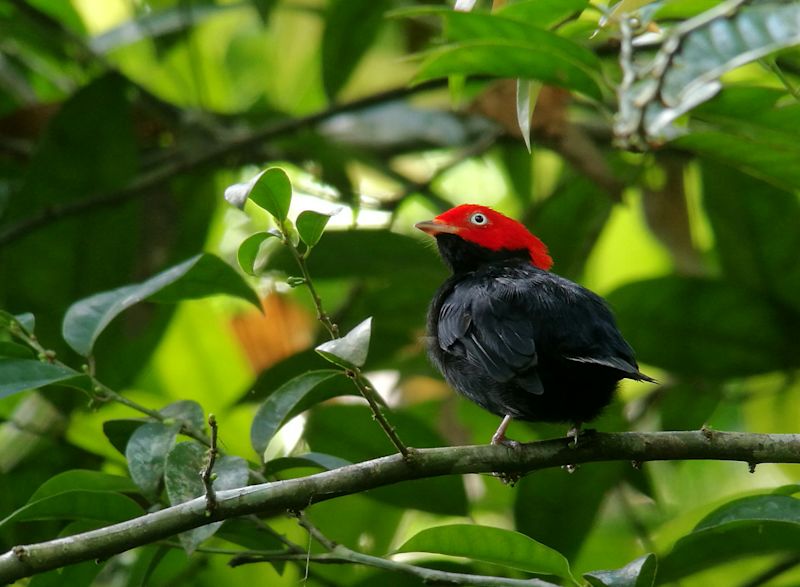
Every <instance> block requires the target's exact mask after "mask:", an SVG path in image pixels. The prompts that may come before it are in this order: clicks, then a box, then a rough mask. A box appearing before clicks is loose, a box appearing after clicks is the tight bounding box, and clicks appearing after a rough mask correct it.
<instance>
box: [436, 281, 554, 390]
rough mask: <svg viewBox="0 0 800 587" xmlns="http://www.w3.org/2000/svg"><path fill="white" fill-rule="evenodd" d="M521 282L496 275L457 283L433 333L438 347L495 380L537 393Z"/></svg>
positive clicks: (531, 336) (530, 330)
mask: <svg viewBox="0 0 800 587" xmlns="http://www.w3.org/2000/svg"><path fill="white" fill-rule="evenodd" d="M523 285H524V282H519V281H517V280H514V279H506V278H501V277H494V278H483V279H480V278H468V279H466V280H463V281H461V282H459V283H457V284H456V285H455V287H454V288H453V289H452V290H451V292H450V294H449V295H448V296H447V297H446V298H445V299H444V300H443V302H442V304H441V306H440V309H439V316H438V323H437V333H436V334H437V336H438V341H439V346H440V348H441V349H442V350H443V351H445V352H447V353H451V354H453V355H456V356H459V357H462V358H464V359H466V360H467V361H468V362H469V363H471V364H473V365H475V366H476V367H479V368H481V369H482V370H483V371H484V372H485V373H486V374H487V375H488V376H489V377H491V378H492V379H494V380H495V381H500V382H507V381H511V380H514V381H515V382H516V383H517V384H519V385H520V386H521V387H522V388H524V389H526V390H527V391H529V392H530V393H534V394H542V393H544V389H543V387H542V383H541V381H540V380H539V376H538V374H537V373H536V371H535V370H534V369H532V368H533V367H535V366H536V365H537V363H538V356H537V353H536V342H535V336H534V335H535V332H534V322H533V321H532V320H531V316H530V308H529V304H528V303H527V302H526V299H525V297H526V295H525V291H524V288H523V287H521V286H523Z"/></svg>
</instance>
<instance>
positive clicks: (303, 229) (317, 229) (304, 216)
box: [296, 208, 341, 247]
mask: <svg viewBox="0 0 800 587" xmlns="http://www.w3.org/2000/svg"><path fill="white" fill-rule="evenodd" d="M340 210H341V208H337V209H336V210H333V211H331V212H315V211H314V210H304V211H302V212H300V214H299V215H298V216H297V221H296V224H297V232H298V233H300V238H301V239H302V241H303V242H304V243H305V244H306V245H307V246H308V247H313V246H316V244H317V243H318V242H319V239H320V238H322V232H323V231H324V230H325V227H326V226H327V225H328V221H329V220H330V219H331V216H334V215H336V214H338V213H339V211H340Z"/></svg>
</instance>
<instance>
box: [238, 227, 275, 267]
mask: <svg viewBox="0 0 800 587" xmlns="http://www.w3.org/2000/svg"><path fill="white" fill-rule="evenodd" d="M277 236H278V235H276V234H274V233H272V232H257V233H255V234H251V235H250V236H248V237H247V238H246V239H244V240H243V241H242V244H241V245H239V250H238V251H237V252H236V260H237V261H238V262H239V267H241V268H242V271H244V272H245V273H247V274H248V275H258V273H259V270H260V269H261V267H260V264H259V265H258V266H257V265H256V263H257V262H258V261H259V254H260V253H261V250H262V248H261V245H262V244H264V242H265V241H266V240H267V239H269V238H271V237H277Z"/></svg>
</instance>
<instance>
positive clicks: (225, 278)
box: [62, 253, 260, 356]
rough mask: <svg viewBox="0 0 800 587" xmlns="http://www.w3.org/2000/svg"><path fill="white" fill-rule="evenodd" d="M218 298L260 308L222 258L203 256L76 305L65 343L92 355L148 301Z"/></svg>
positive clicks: (71, 311)
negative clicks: (119, 321)
mask: <svg viewBox="0 0 800 587" xmlns="http://www.w3.org/2000/svg"><path fill="white" fill-rule="evenodd" d="M214 294H228V295H233V296H237V297H240V298H242V299H244V300H247V301H249V302H251V303H253V304H254V305H256V306H258V307H260V302H259V299H258V296H257V295H256V293H255V292H254V291H253V290H252V288H250V286H249V285H247V284H246V283H245V282H244V281H243V280H242V278H241V276H240V275H239V274H238V273H236V271H234V269H233V268H232V267H231V266H230V265H228V264H227V263H225V262H224V261H223V260H222V259H220V258H219V257H216V256H214V255H210V254H207V253H203V254H201V255H196V256H194V257H192V258H191V259H188V260H186V261H184V262H183V263H181V264H179V265H175V266H173V267H170V268H169V269H167V270H165V271H162V272H161V273H159V274H157V275H155V276H153V277H151V278H150V279H148V280H146V281H143V282H141V283H137V284H134V285H126V286H123V287H120V288H118V289H115V290H111V291H107V292H103V293H99V294H95V295H93V296H91V297H88V298H85V299H83V300H80V301H79V302H76V303H74V304H73V305H72V306H70V308H69V310H67V314H66V316H64V323H63V327H62V331H63V335H64V339H65V340H66V341H67V343H68V344H69V345H70V346H71V347H72V348H73V349H74V350H75V351H76V352H77V353H79V354H81V355H84V356H88V355H90V354H92V349H93V347H94V344H95V342H96V341H97V338H98V337H99V336H100V334H101V333H102V332H103V330H105V328H106V327H107V326H108V325H109V324H110V323H111V321H112V320H113V319H114V318H116V317H117V316H118V315H119V314H120V313H122V312H123V311H124V310H126V309H128V308H130V307H131V306H133V305H134V304H137V303H139V302H141V301H144V300H152V301H158V302H173V303H174V302H177V301H180V300H186V299H195V298H201V297H206V296H210V295H214Z"/></svg>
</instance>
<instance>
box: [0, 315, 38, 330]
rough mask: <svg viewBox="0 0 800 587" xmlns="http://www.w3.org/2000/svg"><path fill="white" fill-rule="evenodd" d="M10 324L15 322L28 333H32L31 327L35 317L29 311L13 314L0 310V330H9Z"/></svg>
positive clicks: (34, 323) (34, 322) (33, 324)
mask: <svg viewBox="0 0 800 587" xmlns="http://www.w3.org/2000/svg"><path fill="white" fill-rule="evenodd" d="M12 324H16V325H17V326H18V327H20V328H22V329H23V330H24V331H25V332H27V333H28V334H31V333H33V327H34V326H35V325H36V318H34V316H33V314H31V313H30V312H26V313H24V314H18V315H16V316H14V315H13V314H10V313H8V312H5V311H3V310H0V331H3V330H9V329H10V328H11V325H12Z"/></svg>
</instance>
